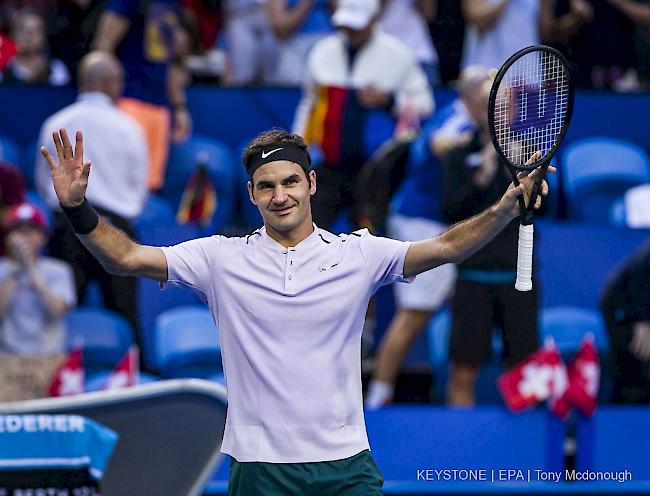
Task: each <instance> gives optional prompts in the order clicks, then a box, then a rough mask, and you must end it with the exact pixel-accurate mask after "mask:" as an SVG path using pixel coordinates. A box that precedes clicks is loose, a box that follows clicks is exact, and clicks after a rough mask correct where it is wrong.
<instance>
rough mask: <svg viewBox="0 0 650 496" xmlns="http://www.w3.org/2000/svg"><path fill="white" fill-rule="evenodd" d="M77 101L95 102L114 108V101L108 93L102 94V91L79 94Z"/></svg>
mask: <svg viewBox="0 0 650 496" xmlns="http://www.w3.org/2000/svg"><path fill="white" fill-rule="evenodd" d="M77 101H79V102H93V103H100V104H105V105H110V106H113V100H111V97H110V96H108V95H107V94H106V93H102V92H101V91H86V92H84V93H79V96H78V97H77Z"/></svg>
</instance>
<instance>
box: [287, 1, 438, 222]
mask: <svg viewBox="0 0 650 496" xmlns="http://www.w3.org/2000/svg"><path fill="white" fill-rule="evenodd" d="M379 14H380V12H379V0H340V2H339V6H338V8H337V10H336V12H335V13H334V16H333V17H332V22H333V24H334V25H335V26H337V28H338V29H339V32H338V33H335V34H331V35H329V36H328V37H326V38H325V39H323V40H321V41H320V42H318V43H317V44H316V46H314V49H313V50H312V52H311V54H310V56H309V61H308V62H307V76H306V81H305V87H304V89H303V96H302V100H301V101H300V103H299V105H298V108H297V110H296V116H295V120H294V126H293V129H294V132H296V133H297V134H300V135H301V136H304V137H305V141H306V142H307V143H308V144H309V145H311V146H318V147H321V149H322V151H323V164H322V165H321V166H320V167H319V169H318V189H317V191H316V195H315V196H313V197H312V210H313V215H314V222H315V223H316V225H318V226H319V227H321V228H323V229H328V230H329V229H331V227H332V224H333V222H334V220H335V218H336V216H337V215H338V213H339V211H340V210H341V209H342V208H349V209H351V210H352V218H353V219H354V222H356V212H354V210H355V207H356V205H355V204H356V198H355V196H356V194H355V188H356V185H355V183H356V177H357V174H358V172H359V169H360V168H361V166H362V165H363V164H364V162H365V161H366V160H367V159H368V156H369V154H370V153H372V151H373V150H367V146H366V145H365V143H364V136H365V133H366V132H367V129H366V126H367V124H368V123H367V120H368V116H369V115H370V112H371V111H373V110H375V111H383V112H386V113H392V114H393V115H400V114H401V113H406V112H412V113H414V114H415V117H416V118H418V117H424V116H427V115H429V114H430V113H431V112H432V111H433V107H434V102H433V95H432V92H431V88H430V87H429V85H428V83H427V79H426V76H425V74H424V72H423V71H422V69H421V68H420V67H419V66H418V64H417V62H416V61H415V58H414V57H413V55H412V54H411V52H410V51H409V49H408V47H407V46H406V45H404V44H403V43H402V42H401V41H399V40H398V39H396V38H394V37H393V36H390V35H388V34H386V33H384V32H382V31H381V30H380V29H379V28H377V27H376V23H377V20H378V18H379ZM387 138H388V137H387Z"/></svg>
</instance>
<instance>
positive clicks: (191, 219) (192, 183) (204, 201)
mask: <svg viewBox="0 0 650 496" xmlns="http://www.w3.org/2000/svg"><path fill="white" fill-rule="evenodd" d="M217 203H218V202H217V190H216V189H215V187H214V184H212V180H211V179H210V175H209V174H208V170H207V168H206V167H205V166H203V165H199V166H198V167H197V168H196V169H195V170H194V172H193V173H192V175H191V176H190V179H189V180H188V181H187V185H186V186H185V190H184V191H183V196H182V198H181V202H180V205H179V207H178V213H177V214H176V220H177V222H178V223H179V224H191V223H198V224H200V225H201V226H203V227H208V226H210V224H211V223H212V218H213V216H214V214H215V212H216V211H217Z"/></svg>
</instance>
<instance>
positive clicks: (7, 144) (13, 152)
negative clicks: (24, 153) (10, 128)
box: [0, 136, 28, 181]
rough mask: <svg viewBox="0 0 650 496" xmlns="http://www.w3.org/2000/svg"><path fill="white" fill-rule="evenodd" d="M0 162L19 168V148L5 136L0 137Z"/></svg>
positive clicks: (26, 179)
mask: <svg viewBox="0 0 650 496" xmlns="http://www.w3.org/2000/svg"><path fill="white" fill-rule="evenodd" d="M0 160H3V161H5V162H9V163H10V164H13V165H15V166H16V167H20V148H18V145H17V144H16V143H15V142H14V141H13V140H12V139H11V138H8V137H7V136H0ZM22 172H23V173H24V171H22ZM25 181H28V178H27V177H25Z"/></svg>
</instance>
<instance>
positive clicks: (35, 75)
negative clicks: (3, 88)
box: [2, 10, 70, 86]
mask: <svg viewBox="0 0 650 496" xmlns="http://www.w3.org/2000/svg"><path fill="white" fill-rule="evenodd" d="M10 35H11V38H12V40H13V41H14V43H15V44H16V55H14V57H13V58H12V59H11V60H10V61H9V62H8V63H7V65H6V67H5V70H4V71H3V72H2V81H3V82H4V83H11V84H49V85H52V86H63V85H66V84H68V83H69V82H70V73H69V72H68V69H67V67H66V66H65V64H64V63H63V62H61V61H60V60H58V59H53V58H50V57H49V54H48V50H49V49H48V46H47V32H46V29H45V22H44V20H43V18H42V17H41V16H40V15H38V14H37V13H36V12H33V11H30V10H21V11H19V12H17V13H16V14H15V15H14V16H13V18H12V19H11V27H10Z"/></svg>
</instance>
